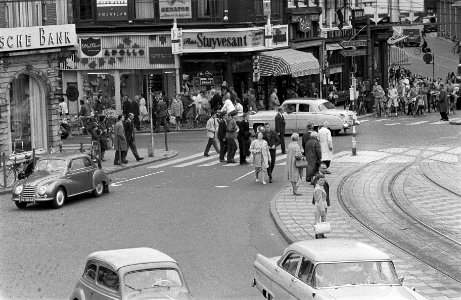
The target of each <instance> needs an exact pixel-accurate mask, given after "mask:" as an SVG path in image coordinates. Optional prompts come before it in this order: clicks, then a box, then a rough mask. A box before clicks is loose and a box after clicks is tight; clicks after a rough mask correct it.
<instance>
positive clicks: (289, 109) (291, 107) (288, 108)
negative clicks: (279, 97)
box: [283, 103, 296, 114]
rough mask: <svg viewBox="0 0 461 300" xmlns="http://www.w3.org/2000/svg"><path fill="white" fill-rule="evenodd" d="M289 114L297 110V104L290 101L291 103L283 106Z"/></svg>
mask: <svg viewBox="0 0 461 300" xmlns="http://www.w3.org/2000/svg"><path fill="white" fill-rule="evenodd" d="M283 109H284V110H285V111H286V112H287V113H288V114H291V113H294V112H296V104H294V103H290V104H285V105H284V108H283Z"/></svg>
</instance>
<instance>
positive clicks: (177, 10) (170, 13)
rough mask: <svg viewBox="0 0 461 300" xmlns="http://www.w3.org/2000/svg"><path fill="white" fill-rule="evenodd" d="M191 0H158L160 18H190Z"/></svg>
mask: <svg viewBox="0 0 461 300" xmlns="http://www.w3.org/2000/svg"><path fill="white" fill-rule="evenodd" d="M191 2H192V1H191V0H160V2H159V10H160V19H190V18H192V4H191Z"/></svg>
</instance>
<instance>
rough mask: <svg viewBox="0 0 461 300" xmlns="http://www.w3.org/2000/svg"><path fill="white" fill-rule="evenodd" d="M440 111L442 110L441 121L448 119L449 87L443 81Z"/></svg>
mask: <svg viewBox="0 0 461 300" xmlns="http://www.w3.org/2000/svg"><path fill="white" fill-rule="evenodd" d="M439 112H440V117H441V119H440V121H448V114H447V112H448V97H447V88H446V87H445V86H444V84H443V83H441V84H440V94H439Z"/></svg>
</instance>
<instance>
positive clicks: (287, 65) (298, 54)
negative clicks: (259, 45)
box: [259, 49, 320, 77]
mask: <svg viewBox="0 0 461 300" xmlns="http://www.w3.org/2000/svg"><path fill="white" fill-rule="evenodd" d="M259 69H260V74H261V76H281V75H291V76H293V77H299V76H306V75H311V74H319V73H320V65H319V61H318V60H317V59H316V58H315V57H314V55H312V54H311V53H308V52H302V51H297V50H293V49H282V50H276V51H267V52H261V56H260V59H259Z"/></svg>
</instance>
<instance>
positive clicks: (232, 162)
mask: <svg viewBox="0 0 461 300" xmlns="http://www.w3.org/2000/svg"><path fill="white" fill-rule="evenodd" d="M227 163H228V164H236V163H237V162H236V161H235V159H231V160H228V161H227Z"/></svg>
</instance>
